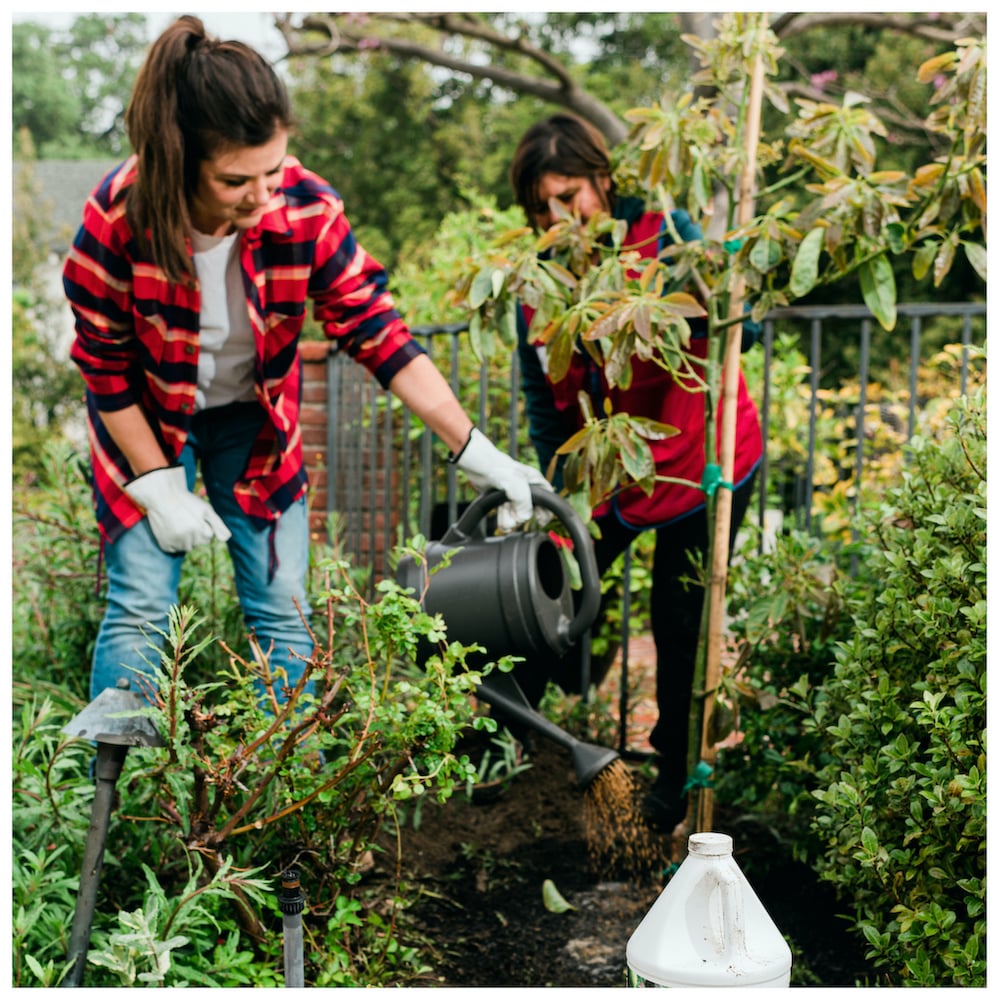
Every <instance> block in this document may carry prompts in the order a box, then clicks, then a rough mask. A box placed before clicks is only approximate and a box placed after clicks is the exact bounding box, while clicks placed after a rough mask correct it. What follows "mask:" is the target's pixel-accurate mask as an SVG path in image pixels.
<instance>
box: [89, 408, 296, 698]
mask: <svg viewBox="0 0 1000 1000" xmlns="http://www.w3.org/2000/svg"><path fill="white" fill-rule="evenodd" d="M263 420H264V414H263V411H262V410H261V408H260V407H259V406H258V405H257V404H256V403H237V404H233V405H231V406H224V407H217V408H213V409H209V410H205V411H202V412H201V413H198V414H196V415H195V417H194V420H193V422H192V430H191V434H190V435H189V437H188V440H187V443H186V444H185V446H184V450H183V451H182V452H181V456H180V461H181V462H182V463H183V465H184V467H185V468H186V470H187V476H188V485H189V486H193V485H194V480H195V469H196V464H197V463H198V462H200V464H201V474H202V481H203V482H204V484H205V490H206V492H207V494H208V499H209V501H210V502H211V504H212V507H213V508H215V511H216V513H217V514H218V515H219V516H220V517H221V518H222V520H223V521H224V522H225V523H226V526H227V527H228V528H229V530H230V531H231V532H232V538H230V539H229V541H228V542H227V543H226V544H227V546H228V548H229V555H230V558H231V559H232V561H233V574H234V580H235V583H236V592H237V595H238V596H239V601H240V607H241V609H242V611H243V618H244V623H245V625H246V627H247V629H248V630H253V632H254V633H255V635H256V637H257V640H258V641H259V642H260V646H261V648H262V649H263V650H264V652H265V653H267V651H268V649H269V648H270V647H271V643H272V642H273V644H274V646H273V649H272V651H271V654H270V657H269V665H270V669H271V673H272V674H274V673H275V672H276V671H277V670H279V669H282V670H285V671H286V672H287V675H288V685H289V686H290V687H294V686H295V684H296V683H297V681H298V680H299V678H300V677H301V675H302V671H303V669H304V667H305V663H304V660H303V659H300V657H306V658H308V657H309V656H310V655H311V654H312V652H313V643H312V640H311V639H310V638H309V633H308V631H307V629H306V627H305V625H304V624H303V621H302V618H301V616H300V614H299V609H301V611H302V614H304V615H306V616H307V617H308V615H309V606H308V603H307V599H306V586H305V584H306V573H307V570H308V566H309V518H308V511H307V508H306V500H305V497H304V496H303V497H300V498H299V499H298V500H296V501H295V503H294V504H292V506H291V507H289V509H288V510H286V511H285V512H284V513H283V514H282V515H281V517H280V518H278V520H277V521H276V522H272V523H271V524H270V525H265V526H264V527H259V526H258V525H256V524H255V523H254V522H253V521H251V520H250V518H248V517H247V515H246V514H244V513H243V511H242V510H241V508H240V506H239V504H238V503H237V501H236V498H235V497H234V496H233V486H234V484H235V483H236V482H237V480H238V479H239V478H240V475H241V474H242V472H243V469H244V467H245V466H246V462H247V458H248V457H249V453H250V448H251V446H252V445H253V442H254V439H255V438H256V437H257V433H258V431H259V430H260V428H261V425H262V423H263ZM272 531H273V536H272ZM275 558H276V560H277V566H276V568H274V566H273V563H274V560H275ZM105 560H106V566H107V574H108V606H107V610H106V611H105V614H104V620H103V621H102V622H101V627H100V630H99V631H98V634H97V644H96V647H95V649H94V659H93V664H92V668H91V676H90V697H91V699H94V698H95V697H96V696H97V695H98V694H100V693H101V691H103V690H104V689H105V688H107V687H114V686H115V685H116V684H117V682H118V679H119V678H121V677H124V678H126V679H128V681H129V683H130V685H131V687H132V689H133V690H137V689H138V688H139V683H138V679H137V678H136V677H135V674H134V673H133V672H132V670H130V669H128V668H129V667H132V668H135V669H137V670H140V671H142V672H143V673H144V674H147V675H148V674H149V673H150V666H149V663H147V660H149V661H152V662H153V663H156V662H157V658H158V652H157V649H160V648H162V646H163V639H162V637H161V636H159V635H157V633H156V632H155V631H153V630H152V629H151V628H150V627H149V626H151V625H152V626H155V627H156V628H159V629H162V630H164V631H166V627H167V614H168V611H169V609H170V607H171V605H174V604H176V603H177V586H178V583H179V582H180V576H181V566H182V565H183V562H184V553H167V552H164V551H163V550H162V549H161V548H160V547H159V545H157V543H156V539H155V538H154V537H153V533H152V531H150V529H149V522H148V521H147V520H146V519H145V518H143V519H142V520H141V521H140V522H139V523H138V524H136V525H135V526H134V527H132V528H130V529H129V530H128V531H126V532H125V533H124V534H123V535H121V536H120V537H119V538H118V539H117V540H116V541H114V542H111V543H108V544H107V545H106V546H105ZM269 567H270V568H272V569H273V576H272V577H271V578H270V579H268V576H269ZM296 601H297V602H298V608H297V607H296ZM151 644H152V646H153V647H155V648H151ZM295 654H298V655H295ZM278 688H280V685H276V689H278Z"/></svg>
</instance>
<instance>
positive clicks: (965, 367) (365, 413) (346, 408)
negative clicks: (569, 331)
mask: <svg viewBox="0 0 1000 1000" xmlns="http://www.w3.org/2000/svg"><path fill="white" fill-rule="evenodd" d="M985 311H986V307H985V304H984V303H981V302H976V303H945V304H941V303H932V304H906V305H900V306H899V307H898V309H897V315H898V323H897V328H896V330H895V331H894V332H893V333H892V334H891V335H888V336H891V341H886V340H885V338H886V336H887V335H885V334H884V333H883V332H882V331H881V328H880V327H877V325H876V324H875V322H874V320H873V318H872V316H871V314H870V313H869V312H868V310H867V309H866V308H864V307H863V306H811V307H793V308H786V309H780V310H775V311H774V312H772V313H770V314H769V315H768V316H767V318H766V319H765V322H764V324H763V326H764V334H763V339H762V345H761V346H759V347H755V348H753V350H754V351H761V350H762V351H763V364H762V366H761V371H762V378H761V379H760V385H757V386H752V391H754V392H755V393H756V394H757V398H758V403H759V406H760V412H761V419H762V425H763V431H764V436H765V440H770V438H771V432H772V429H773V427H772V421H773V419H774V417H773V415H772V412H771V411H772V406H771V393H772V384H771V376H770V373H771V370H772V364H773V358H774V351H775V344H776V340H777V337H778V334H779V333H794V334H796V335H797V336H798V342H799V344H800V345H802V346H801V347H800V350H802V352H803V353H804V354H805V357H806V364H807V368H808V384H807V386H803V387H802V389H801V391H800V393H799V395H800V396H801V397H802V401H801V405H802V406H803V407H804V410H805V418H804V420H803V425H804V426H803V427H801V428H800V430H799V434H800V440H799V443H798V445H797V447H798V448H799V449H800V451H801V454H802V455H803V456H804V457H803V458H802V460H801V461H800V462H799V463H798V466H797V468H796V471H795V474H794V477H793V480H794V481H793V482H791V483H790V484H789V483H788V482H784V483H783V484H781V488H782V491H783V492H782V497H781V498H780V499H779V503H780V505H781V506H783V507H784V508H785V509H784V510H783V512H782V513H783V517H784V518H785V520H786V523H787V521H788V519H790V520H791V523H792V524H794V525H795V526H796V527H799V528H803V529H804V530H807V531H812V530H814V529H815V527H816V525H815V524H814V499H815V496H816V493H817V490H818V489H821V488H822V486H821V485H820V484H818V483H817V478H816V477H817V468H816V467H817V457H818V455H819V450H818V449H819V443H820V442H819V440H818V429H819V426H820V422H821V416H822V413H823V410H824V407H825V406H828V405H829V404H828V403H827V402H825V401H824V398H825V397H827V398H828V396H829V394H830V392H831V391H833V390H836V388H837V386H840V385H843V384H845V383H851V384H852V385H856V387H857V396H856V398H852V399H851V400H849V401H847V402H845V401H844V400H841V401H840V405H841V406H842V407H843V406H846V407H847V408H848V409H850V410H851V411H853V412H845V413H843V414H841V418H842V423H843V425H844V427H845V428H846V429H849V431H850V434H851V435H853V438H854V441H855V446H854V448H853V451H854V454H853V465H854V468H853V471H851V470H841V473H840V474H841V475H853V476H854V477H855V479H856V480H857V481H860V479H861V477H862V475H863V472H864V466H865V462H866V461H867V460H868V458H869V455H868V453H867V450H866V448H865V446H864V442H865V441H866V437H868V436H869V432H870V430H871V425H872V421H873V418H872V417H871V415H870V411H871V409H872V405H871V404H870V403H869V395H870V394H871V393H872V391H873V388H875V389H877V388H878V386H879V383H878V381H877V379H876V377H875V375H873V327H874V330H875V331H877V335H878V336H879V338H880V340H879V343H881V344H884V343H887V342H889V343H891V345H892V349H891V351H890V352H889V353H890V354H891V367H892V368H893V370H894V372H895V376H894V377H895V379H896V381H897V382H899V381H904V383H905V384H904V386H903V388H902V390H901V391H898V392H897V393H896V397H895V398H896V400H897V403H896V406H895V410H894V412H893V413H892V414H888V413H887V410H886V406H885V404H884V403H880V404H879V407H880V408H879V409H878V411H877V413H876V417H877V418H878V419H880V420H881V419H884V418H891V419H892V420H893V421H894V422H895V423H897V424H898V423H900V421H902V423H903V428H902V430H903V433H902V434H901V435H898V440H899V441H900V442H902V443H905V441H906V440H908V439H909V437H910V436H912V434H913V433H914V431H915V429H916V427H917V421H918V414H919V412H920V408H921V406H922V405H923V403H924V402H925V401H924V400H922V399H921V397H920V392H919V391H918V381H917V375H918V370H919V368H920V365H921V363H926V362H927V361H928V360H929V352H930V351H934V350H936V349H937V348H936V347H935V346H934V345H931V346H930V347H928V343H927V342H928V339H929V338H928V336H927V334H928V330H929V329H933V330H934V337H933V338H932V339H933V340H935V341H936V342H937V343H940V342H942V338H944V340H945V341H948V342H951V343H956V344H959V345H960V347H961V358H960V363H959V372H958V385H957V386H955V387H954V388H955V391H956V392H961V393H964V392H965V391H966V388H967V387H968V383H969V379H970V377H971V376H970V372H971V361H970V356H971V351H970V348H971V347H972V346H973V345H974V344H980V343H982V342H983V341H984V339H985ZM942 321H943V322H944V323H946V324H947V329H946V330H945V332H944V333H942V331H941V329H940V325H941V322H942ZM466 329H467V327H466V326H465V324H461V323H455V324H450V325H442V326H424V327H415V328H414V329H413V333H414V335H415V336H417V337H418V339H419V340H420V341H421V343H423V344H424V346H425V347H426V349H427V351H428V353H429V354H430V355H431V357H432V358H433V359H435V360H436V361H437V362H438V363H439V364H440V365H441V367H442V370H446V371H447V373H448V377H449V380H450V382H451V385H452V388H453V389H454V390H455V392H456V395H458V396H459V398H460V399H461V400H462V402H463V404H464V405H465V406H466V409H467V411H468V412H469V413H470V414H472V415H474V418H475V419H476V420H477V422H478V424H479V426H481V427H484V428H485V427H487V424H488V425H489V427H490V429H491V436H492V437H493V439H494V440H495V441H496V443H497V444H498V446H500V447H505V448H506V449H507V451H508V452H509V453H510V454H511V455H513V456H515V457H518V455H519V453H521V452H524V451H525V442H526V441H527V436H526V433H525V427H524V421H523V420H522V416H521V410H520V406H519V392H518V385H519V379H520V375H519V371H518V366H517V354H516V352H512V353H511V359H510V361H511V363H510V366H509V368H507V369H506V371H505V372H504V374H503V375H502V376H498V375H497V374H496V371H495V370H493V371H491V369H490V368H489V367H488V366H486V365H483V366H481V367H480V368H479V369H478V371H476V370H475V368H474V366H473V365H472V363H471V362H470V358H469V352H468V348H467V346H466V345H465V344H464V343H463V339H462V334H463V333H464V332H465V331H466ZM834 338H835V339H836V345H835V347H836V350H834V349H833V348H834V345H832V344H831V340H832V339H834ZM845 344H849V345H851V350H850V352H848V353H849V356H850V358H851V359H853V360H854V361H855V367H854V369H853V370H852V371H850V372H846V373H845V372H842V371H841V372H838V371H837V370H836V369H833V370H832V371H831V370H830V366H829V360H830V359H831V358H833V357H836V358H837V359H838V360H840V359H842V358H843V357H844V355H845ZM880 355H881V357H882V358H883V359H884V357H885V355H886V350H885V349H884V348H883V349H882V350H881V352H880ZM883 365H884V360H883ZM494 368H496V366H494ZM470 372H471V373H472V374H471V375H470V374H469V373H470ZM831 382H832V384H831ZM824 383H826V384H825V385H824ZM327 399H328V408H329V413H328V420H327V435H328V440H327V456H328V457H327V497H328V507H329V508H330V509H331V510H333V511H335V521H336V525H337V527H336V541H337V544H338V546H339V548H340V550H341V551H342V552H343V553H344V554H345V555H346V556H347V557H349V558H351V559H352V560H353V561H354V562H355V563H356V564H358V565H364V566H371V567H372V570H373V578H375V579H377V578H380V577H385V576H388V575H391V567H390V566H389V555H390V553H391V552H392V550H393V549H394V547H395V546H396V545H398V544H399V543H400V542H401V541H404V540H407V539H409V538H411V537H413V536H414V535H415V534H417V533H418V532H419V533H420V534H422V535H424V536H425V537H428V538H434V537H440V534H441V531H442V526H443V525H447V524H450V523H452V522H453V521H454V520H455V518H456V516H457V513H458V511H459V505H460V504H461V503H462V501H463V500H467V499H471V496H472V494H471V493H470V492H469V489H468V487H467V486H465V485H464V484H463V483H462V482H461V480H460V478H456V474H455V469H454V467H453V466H451V465H449V464H448V463H446V462H443V461H442V460H441V459H442V453H441V446H440V445H436V446H435V444H434V442H433V441H432V436H431V435H430V434H429V433H428V432H427V431H426V430H424V429H423V428H422V426H418V425H417V422H415V421H414V420H413V418H412V417H411V415H410V414H409V412H408V411H407V410H406V409H405V408H404V407H402V406H401V405H400V404H399V403H398V401H396V400H395V399H394V397H392V396H391V394H389V393H387V392H385V391H383V390H381V389H379V387H378V386H377V385H376V384H375V383H374V381H373V380H372V379H371V378H370V376H368V374H367V373H366V372H365V371H364V370H363V369H362V368H361V367H360V366H359V365H357V364H355V363H354V362H352V361H349V360H347V359H345V358H343V357H341V356H340V355H338V354H336V353H332V354H331V355H330V356H329V359H328V363H327ZM899 400H902V403H900V402H898V401H899ZM900 405H903V406H905V409H906V413H905V418H903V417H900V415H899V413H898V410H899V406H900ZM784 430H787V428H785V429H784ZM845 433H847V430H845ZM802 437H804V440H802V439H801V438H802ZM901 446H902V445H900V447H901ZM435 448H436V449H437V453H435ZM522 457H523V458H524V459H525V460H527V461H531V458H532V456H531V455H530V454H524V455H523V456H522ZM779 465H780V461H778V462H776V460H775V456H774V455H773V454H770V453H766V454H765V459H764V462H763V464H762V467H761V470H760V475H759V477H758V489H759V502H758V503H757V510H756V516H757V518H758V519H759V524H760V526H761V527H762V528H763V527H764V525H765V515H766V514H767V513H768V511H769V510H771V511H772V512H773V508H774V505H775V502H776V501H775V495H776V492H778V489H777V486H776V476H777V475H778V474H779V473H780V474H781V475H782V476H784V477H786V479H787V477H788V470H787V469H779V468H778V466H779ZM860 492H861V491H860V490H858V489H855V490H854V503H855V505H856V504H857V503H858V501H859V498H860Z"/></svg>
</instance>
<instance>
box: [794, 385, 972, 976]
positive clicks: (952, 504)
mask: <svg viewBox="0 0 1000 1000" xmlns="http://www.w3.org/2000/svg"><path fill="white" fill-rule="evenodd" d="M949 424H950V434H948V435H946V436H943V437H942V438H941V439H940V440H938V441H932V440H929V439H927V438H916V439H914V440H913V441H912V443H911V446H910V448H909V451H908V459H907V463H906V465H905V466H904V467H903V469H902V472H901V482H900V483H899V485H898V486H896V487H895V488H893V489H891V490H889V492H888V494H887V496H886V498H885V501H884V502H883V503H882V504H880V505H879V506H878V507H877V508H875V509H873V510H872V511H871V513H870V515H869V516H868V518H867V520H868V522H869V524H870V528H871V532H872V535H873V536H874V538H875V539H876V540H877V543H878V545H877V548H875V549H874V550H873V551H872V553H871V556H870V561H869V565H868V570H869V572H870V573H871V574H872V575H873V576H874V577H875V578H876V579H878V580H880V581H881V586H880V587H873V588H870V589H868V590H866V591H863V592H860V593H857V594H855V595H854V596H853V597H851V598H850V600H849V611H850V615H851V618H852V620H853V634H852V636H851V638H849V639H848V640H847V641H845V642H844V643H842V644H841V645H840V647H839V648H838V649H837V653H836V667H835V670H834V673H833V676H832V677H831V678H830V679H828V680H827V681H826V682H825V683H824V684H822V685H821V686H820V687H819V688H818V689H817V690H816V691H815V692H814V696H813V700H812V717H811V725H812V726H813V727H814V731H815V732H816V733H817V734H818V735H820V736H821V738H822V739H823V740H824V741H825V742H826V743H827V746H828V752H829V758H828V760H827V762H826V763H825V765H824V766H823V767H822V768H820V769H819V771H818V772H817V775H816V777H817V780H818V788H817V790H816V791H815V792H814V795H815V798H816V800H817V805H816V811H815V815H814V817H813V820H812V826H813V830H814V831H815V833H816V834H817V835H818V836H819V837H821V838H822V844H823V852H822V855H821V857H820V858H819V859H818V860H817V866H818V868H819V870H820V872H821V874H822V876H823V877H824V878H825V879H826V880H828V881H830V882H831V883H832V884H833V885H834V886H835V887H836V888H837V890H838V892H839V893H840V894H841V895H842V897H843V898H844V899H845V900H846V901H848V902H849V903H850V905H851V906H852V908H853V911H854V914H855V919H856V922H857V926H858V928H859V929H860V931H861V932H862V933H863V934H864V936H865V938H866V940H867V942H868V945H869V957H870V958H871V959H872V960H873V962H874V964H875V965H876V967H878V968H880V969H884V975H885V979H886V981H887V982H888V983H891V984H902V985H914V986H984V985H985V981H986V980H985V975H986V971H985V970H986V954H985V858H986V855H985V844H986V841H985V836H986V786H985V782H986V427H985V424H986V420H985V393H984V392H983V391H978V392H977V393H976V394H975V395H974V396H973V397H972V398H971V399H970V400H969V401H968V403H967V404H964V405H958V406H956V407H955V408H954V409H953V410H952V412H951V414H950V416H949Z"/></svg>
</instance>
